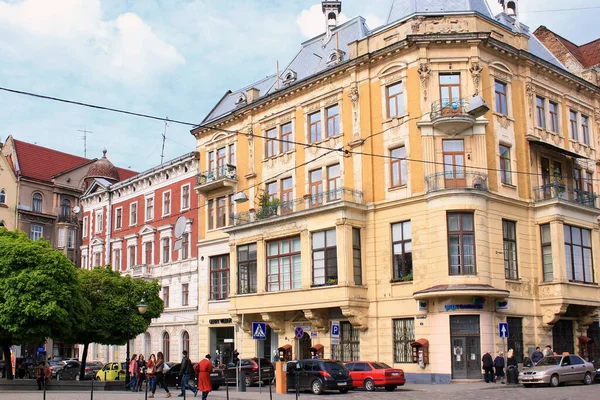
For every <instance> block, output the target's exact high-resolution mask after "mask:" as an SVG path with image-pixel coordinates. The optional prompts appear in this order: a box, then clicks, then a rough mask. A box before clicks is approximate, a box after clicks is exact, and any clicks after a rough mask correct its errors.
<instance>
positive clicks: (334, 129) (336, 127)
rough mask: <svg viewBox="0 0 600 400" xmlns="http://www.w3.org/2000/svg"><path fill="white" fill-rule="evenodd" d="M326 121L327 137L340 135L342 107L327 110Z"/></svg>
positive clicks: (335, 106) (332, 107) (336, 106)
mask: <svg viewBox="0 0 600 400" xmlns="http://www.w3.org/2000/svg"><path fill="white" fill-rule="evenodd" d="M325 120H326V123H325V124H326V125H325V126H326V128H327V132H325V135H326V136H327V137H332V136H337V135H339V134H340V107H339V106H338V105H337V104H336V105H334V106H331V107H329V108H326V109H325Z"/></svg>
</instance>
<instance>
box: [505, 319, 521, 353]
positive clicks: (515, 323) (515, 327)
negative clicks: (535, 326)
mask: <svg viewBox="0 0 600 400" xmlns="http://www.w3.org/2000/svg"><path fill="white" fill-rule="evenodd" d="M506 322H507V323H508V341H507V344H508V348H509V349H513V350H514V351H515V357H516V359H517V362H523V318H512V317H508V318H506Z"/></svg>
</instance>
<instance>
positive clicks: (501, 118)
mask: <svg viewBox="0 0 600 400" xmlns="http://www.w3.org/2000/svg"><path fill="white" fill-rule="evenodd" d="M496 117H497V119H498V123H499V124H500V126H501V127H503V128H504V129H506V128H508V126H509V125H510V120H509V119H508V118H507V117H506V115H497V116H496Z"/></svg>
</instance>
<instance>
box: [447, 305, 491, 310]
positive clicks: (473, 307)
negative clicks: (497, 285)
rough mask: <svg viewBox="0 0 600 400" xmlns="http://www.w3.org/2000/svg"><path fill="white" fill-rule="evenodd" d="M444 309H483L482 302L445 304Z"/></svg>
mask: <svg viewBox="0 0 600 400" xmlns="http://www.w3.org/2000/svg"><path fill="white" fill-rule="evenodd" d="M444 308H445V309H446V311H455V310H483V304H446V305H445V306H444Z"/></svg>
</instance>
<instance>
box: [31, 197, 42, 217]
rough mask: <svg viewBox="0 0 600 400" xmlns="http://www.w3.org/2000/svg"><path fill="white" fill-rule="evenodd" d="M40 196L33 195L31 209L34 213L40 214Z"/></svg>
mask: <svg viewBox="0 0 600 400" xmlns="http://www.w3.org/2000/svg"><path fill="white" fill-rule="evenodd" d="M42 200H43V198H42V195H41V194H39V193H34V194H33V197H32V199H31V209H32V210H33V211H35V212H39V213H41V212H42Z"/></svg>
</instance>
